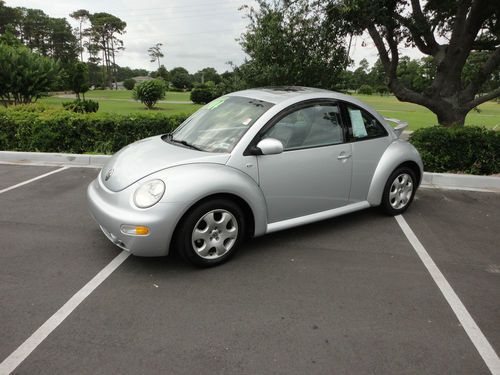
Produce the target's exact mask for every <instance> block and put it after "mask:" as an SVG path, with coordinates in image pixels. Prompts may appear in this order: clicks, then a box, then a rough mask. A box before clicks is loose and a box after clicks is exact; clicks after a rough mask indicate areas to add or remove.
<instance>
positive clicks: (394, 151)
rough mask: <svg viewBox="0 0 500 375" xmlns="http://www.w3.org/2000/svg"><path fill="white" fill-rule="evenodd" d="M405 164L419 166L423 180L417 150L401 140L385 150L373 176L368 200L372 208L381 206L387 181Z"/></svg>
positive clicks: (420, 161)
mask: <svg viewBox="0 0 500 375" xmlns="http://www.w3.org/2000/svg"><path fill="white" fill-rule="evenodd" d="M405 162H414V163H415V164H417V166H418V168H419V169H420V180H421V179H422V175H423V164H422V159H421V158H420V154H419V153H418V151H417V149H416V148H415V147H413V145H412V144H410V143H408V142H405V141H401V140H399V139H398V140H395V141H394V142H392V143H391V144H390V145H389V147H387V149H386V150H385V152H384V154H383V155H382V157H381V158H380V161H379V163H378V165H377V168H376V169H375V173H374V174H373V178H372V181H371V183H370V189H369V190H368V198H367V200H368V203H370V205H371V206H378V205H379V204H380V202H381V201H382V194H383V193H384V188H385V184H386V183H387V179H388V178H389V176H390V175H391V173H392V172H393V171H394V170H395V169H396V168H397V167H398V166H399V165H401V164H403V163H405ZM420 180H419V181H418V185H420Z"/></svg>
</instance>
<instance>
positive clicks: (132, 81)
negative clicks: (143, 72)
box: [123, 78, 136, 90]
mask: <svg viewBox="0 0 500 375" xmlns="http://www.w3.org/2000/svg"><path fill="white" fill-rule="evenodd" d="M135 83H136V82H135V79H133V78H127V79H126V80H125V81H123V87H125V88H126V89H127V90H133V89H134V86H135Z"/></svg>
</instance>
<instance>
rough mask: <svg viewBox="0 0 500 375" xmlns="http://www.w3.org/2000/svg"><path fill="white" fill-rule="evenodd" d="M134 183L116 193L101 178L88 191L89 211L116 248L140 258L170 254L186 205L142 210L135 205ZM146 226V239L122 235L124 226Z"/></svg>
mask: <svg viewBox="0 0 500 375" xmlns="http://www.w3.org/2000/svg"><path fill="white" fill-rule="evenodd" d="M136 188H137V184H133V185H132V186H129V187H128V188H126V189H124V190H122V191H119V192H112V191H110V190H108V189H107V188H106V187H104V186H103V185H102V183H101V182H100V179H99V177H97V178H96V179H95V180H94V181H92V182H91V183H90V184H89V186H88V188H87V201H88V207H89V211H90V213H91V215H92V217H93V218H94V220H95V221H96V222H97V223H98V224H99V226H100V227H101V230H102V231H103V232H104V234H105V235H106V237H108V239H109V240H110V241H111V242H113V243H114V244H115V245H117V246H119V247H121V248H122V249H124V250H127V251H130V252H131V253H132V254H134V255H138V256H164V255H167V254H168V251H169V247H170V241H171V239H172V236H173V233H174V230H175V227H176V225H177V223H178V221H179V220H180V218H181V217H182V215H183V213H184V212H185V210H186V208H187V207H186V204H184V203H165V202H159V203H157V204H156V205H154V206H153V207H150V208H147V209H139V208H137V207H135V206H134V205H133V203H132V199H131V197H132V192H133V191H135V189H136ZM124 224H125V225H142V226H146V227H148V228H149V230H150V233H149V234H148V235H146V236H138V235H128V234H124V233H122V232H121V226H122V225H124Z"/></svg>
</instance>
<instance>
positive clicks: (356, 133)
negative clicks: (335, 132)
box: [340, 102, 392, 203]
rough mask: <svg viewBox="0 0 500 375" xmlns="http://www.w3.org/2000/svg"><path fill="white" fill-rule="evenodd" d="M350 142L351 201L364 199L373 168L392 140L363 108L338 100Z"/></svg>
mask: <svg viewBox="0 0 500 375" xmlns="http://www.w3.org/2000/svg"><path fill="white" fill-rule="evenodd" d="M340 105H341V108H342V110H343V113H344V116H343V118H344V119H346V122H347V125H348V133H349V134H348V141H349V142H350V143H351V144H352V155H353V156H352V179H351V184H352V185H351V194H350V201H351V203H355V202H360V201H364V200H366V199H367V196H368V191H369V188H370V183H371V181H372V178H373V174H374V173H375V169H376V168H377V165H378V163H379V161H380V158H381V157H382V155H383V154H384V152H385V150H386V149H387V147H388V146H389V144H390V143H391V141H392V140H391V138H390V137H389V134H388V133H387V131H386V130H385V129H384V127H383V126H382V124H380V122H378V121H377V119H376V118H375V117H373V116H372V115H371V114H370V113H368V112H367V111H365V110H364V109H362V108H360V107H358V106H356V105H354V104H352V103H347V102H341V103H340Z"/></svg>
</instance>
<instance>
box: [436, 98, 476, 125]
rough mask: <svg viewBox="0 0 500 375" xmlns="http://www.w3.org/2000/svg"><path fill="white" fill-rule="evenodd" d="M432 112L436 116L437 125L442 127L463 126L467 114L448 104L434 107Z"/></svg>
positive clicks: (461, 109)
mask: <svg viewBox="0 0 500 375" xmlns="http://www.w3.org/2000/svg"><path fill="white" fill-rule="evenodd" d="M433 112H434V113H435V114H436V115H437V118H438V122H439V124H440V125H442V126H444V127H450V126H464V123H465V117H466V116H467V113H468V111H466V110H464V109H463V108H456V107H453V106H452V105H450V104H448V103H445V104H438V105H436V107H435V108H433Z"/></svg>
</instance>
